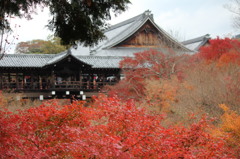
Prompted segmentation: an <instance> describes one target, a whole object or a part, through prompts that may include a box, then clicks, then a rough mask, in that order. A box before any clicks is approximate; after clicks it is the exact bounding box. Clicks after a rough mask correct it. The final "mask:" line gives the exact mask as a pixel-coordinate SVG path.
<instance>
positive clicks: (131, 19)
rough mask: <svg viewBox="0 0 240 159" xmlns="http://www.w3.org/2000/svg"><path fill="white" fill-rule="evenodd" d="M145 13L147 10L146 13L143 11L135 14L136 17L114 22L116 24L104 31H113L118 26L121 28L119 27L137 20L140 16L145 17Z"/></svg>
mask: <svg viewBox="0 0 240 159" xmlns="http://www.w3.org/2000/svg"><path fill="white" fill-rule="evenodd" d="M144 14H145V12H144V13H141V14H139V15H137V16H135V17H132V18H130V19H127V20H125V21H122V22H120V23H117V24H114V25H112V26H110V27H109V28H107V29H106V31H104V32H108V31H111V30H113V29H116V28H119V27H121V26H123V25H127V24H129V23H132V22H134V21H136V20H139V19H140V18H143V17H144Z"/></svg>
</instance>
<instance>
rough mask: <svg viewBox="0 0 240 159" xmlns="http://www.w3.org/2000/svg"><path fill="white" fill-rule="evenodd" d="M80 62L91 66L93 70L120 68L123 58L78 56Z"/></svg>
mask: <svg viewBox="0 0 240 159" xmlns="http://www.w3.org/2000/svg"><path fill="white" fill-rule="evenodd" d="M76 57H77V58H78V59H79V60H80V61H82V62H84V63H86V64H89V65H91V66H92V68H119V62H120V61H121V60H123V57H113V56H76Z"/></svg>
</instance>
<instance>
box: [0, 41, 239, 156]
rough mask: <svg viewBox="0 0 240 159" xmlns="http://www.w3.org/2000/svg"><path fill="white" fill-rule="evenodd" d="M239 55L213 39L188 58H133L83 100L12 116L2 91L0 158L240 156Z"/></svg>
mask: <svg viewBox="0 0 240 159" xmlns="http://www.w3.org/2000/svg"><path fill="white" fill-rule="evenodd" d="M239 49H240V42H239V41H238V40H232V39H228V38H225V39H219V38H217V39H213V40H210V43H209V45H208V46H205V47H203V48H201V50H200V51H199V52H198V53H197V54H194V55H179V54H177V53H175V52H174V51H173V50H169V51H168V54H164V53H162V52H158V51H156V50H148V51H145V52H140V53H136V54H135V57H134V58H125V59H124V60H123V61H121V63H120V65H121V68H122V69H123V71H124V74H125V79H124V80H122V81H120V82H119V83H118V84H117V85H115V86H107V87H105V90H106V91H108V95H103V94H102V95H99V96H98V97H93V99H92V100H91V101H88V102H83V101H75V102H73V103H72V104H67V103H62V104H60V103H59V101H56V100H53V101H46V102H44V103H42V104H39V105H38V104H37V103H28V104H29V105H30V107H27V106H26V102H27V101H25V100H22V101H20V102H18V103H17V108H18V109H20V108H21V110H14V107H13V105H15V104H16V103H14V98H12V97H7V96H6V95H5V94H4V93H3V94H2V95H1V100H0V105H1V111H0V136H1V137H0V143H1V144H0V158H124V159H126V158H239V157H240V154H239V152H240V151H239V148H240V144H239V143H240V109H239V102H240V98H239V96H240V50H239ZM31 104H32V105H31ZM21 105H22V106H21Z"/></svg>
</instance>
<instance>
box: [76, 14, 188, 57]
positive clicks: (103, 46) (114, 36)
mask: <svg viewBox="0 0 240 159" xmlns="http://www.w3.org/2000/svg"><path fill="white" fill-rule="evenodd" d="M147 21H150V22H151V23H152V24H153V26H154V27H155V28H156V29H157V30H158V32H159V36H160V35H161V36H164V37H165V39H167V40H168V41H169V42H171V43H173V44H174V45H175V46H178V47H180V48H181V50H183V51H185V52H192V50H189V49H188V48H187V47H185V46H184V45H183V44H182V43H180V42H178V41H176V40H175V39H174V38H173V37H172V36H171V35H169V34H168V33H167V32H166V31H164V30H163V29H162V28H160V27H159V26H158V25H157V24H156V23H155V22H154V19H153V15H152V14H151V12H150V11H145V12H144V13H142V14H140V15H138V16H135V17H133V18H130V19H128V20H126V21H123V22H121V23H118V24H116V25H113V26H111V27H110V28H108V29H107V30H106V31H105V32H104V35H105V36H106V38H105V39H104V40H102V41H100V42H99V44H98V45H97V46H95V47H93V48H90V51H87V50H85V51H84V53H83V51H82V50H83V49H82V47H79V49H77V50H74V51H73V52H74V54H85V55H86V52H88V53H89V54H91V55H97V56H132V55H133V53H134V52H131V51H134V50H133V49H132V48H119V50H114V52H112V54H111V53H110V51H113V49H114V46H116V45H118V44H119V43H121V42H123V41H124V40H126V39H127V38H129V37H130V36H131V35H133V34H134V33H136V32H137V31H138V29H140V28H141V27H142V26H143V25H144V24H146V22H147ZM127 49H129V50H128V51H127ZM142 49H145V50H146V49H149V48H141V50H142ZM78 50H79V51H78ZM120 50H121V51H120ZM117 52H118V53H117ZM126 52H129V54H130V55H126ZM104 53H106V54H104Z"/></svg>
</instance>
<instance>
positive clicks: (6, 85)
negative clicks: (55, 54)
mask: <svg viewBox="0 0 240 159" xmlns="http://www.w3.org/2000/svg"><path fill="white" fill-rule="evenodd" d="M115 83H116V82H113V81H106V82H95V81H94V82H92V81H91V82H90V81H88V82H81V81H61V82H55V83H54V84H52V83H49V82H24V83H23V82H19V83H16V82H2V83H1V89H11V90H48V89H51V90H52V89H59V90H68V89H71V90H99V89H101V88H102V87H103V86H105V85H114V84H115Z"/></svg>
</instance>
